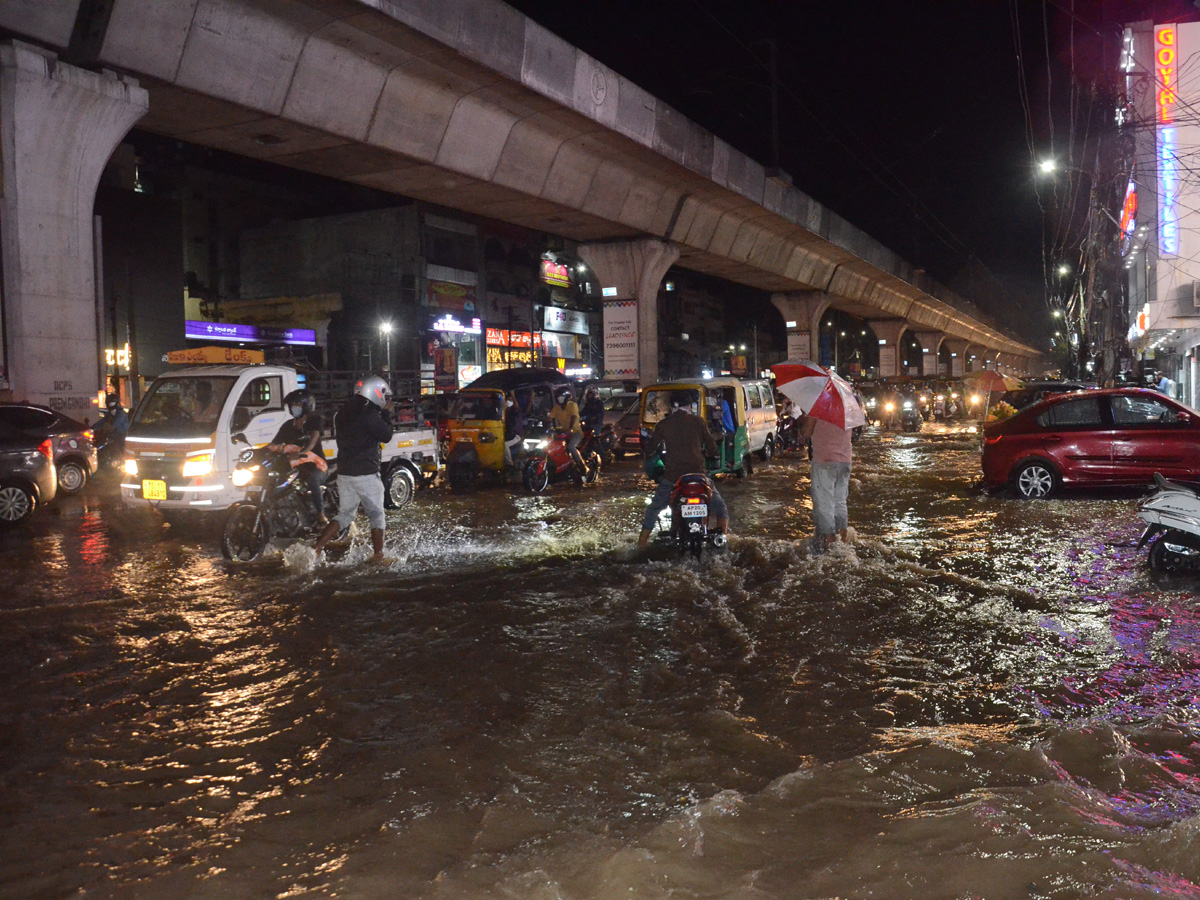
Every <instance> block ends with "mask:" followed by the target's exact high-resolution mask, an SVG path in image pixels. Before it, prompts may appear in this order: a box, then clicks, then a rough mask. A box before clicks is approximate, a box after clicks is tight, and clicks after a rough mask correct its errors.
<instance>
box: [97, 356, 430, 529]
mask: <svg viewBox="0 0 1200 900" xmlns="http://www.w3.org/2000/svg"><path fill="white" fill-rule="evenodd" d="M298 382H299V379H298V378H297V374H296V370H295V369H293V368H291V367H289V366H276V365H252V366H245V365H213V366H198V367H194V368H187V369H180V370H177V371H171V372H166V373H164V374H162V375H160V376H158V377H157V378H156V379H154V382H153V383H152V384H151V385H150V387H149V389H148V390H147V391H146V395H145V396H144V397H143V398H142V400H141V402H140V403H139V404H138V406H137V409H136V410H135V411H134V414H133V418H132V421H131V422H130V426H129V434H128V435H127V436H126V438H125V467H124V473H123V475H122V478H121V498H122V500H123V501H124V502H125V503H126V504H127V505H129V506H141V505H146V506H152V507H155V508H156V509H158V510H159V511H160V512H162V513H164V514H165V515H166V516H167V517H168V518H170V517H172V515H173V514H174V515H178V514H182V513H185V512H208V511H218V510H223V509H227V508H228V507H229V506H231V505H233V504H234V503H236V502H237V501H239V500H241V499H242V498H243V496H244V494H245V489H244V488H239V487H235V486H234V485H233V482H232V481H231V480H230V477H231V475H232V473H233V468H234V465H235V464H236V463H237V459H238V455H239V454H240V453H241V452H242V451H243V450H245V449H246V445H245V444H235V443H234V441H233V436H234V435H236V434H243V435H245V437H246V440H247V441H249V443H250V444H251V445H252V446H255V447H261V446H262V445H264V444H268V443H270V442H271V439H272V438H274V437H275V433H276V432H277V431H278V430H279V426H280V425H282V424H283V423H284V421H285V420H286V419H287V416H288V413H287V411H286V410H285V409H284V407H283V398H284V397H286V396H287V395H288V394H289V393H291V392H292V391H294V390H296V388H297V387H298ZM313 393H314V395H317V393H318V392H316V391H313ZM345 400H346V397H344V396H340V397H322V396H319V395H318V396H317V411H318V413H319V414H320V415H321V417H322V418H323V419H324V421H325V425H326V436H325V437H324V438H323V441H322V443H323V446H324V449H325V456H326V458H327V459H329V460H333V459H335V458H336V457H337V444H336V440H335V439H334V438H332V437H330V436H329V431H328V429H329V428H330V427H332V424H333V414H334V413H335V412H337V410H338V408H339V407H340V406H341V405H342V403H343V402H345ZM437 466H438V443H437V433H436V431H435V430H434V429H433V428H431V427H429V426H427V425H425V424H424V423H423V422H418V423H415V424H413V425H411V426H410V425H400V426H398V427H397V429H396V433H395V434H394V435H392V439H391V440H390V441H389V442H388V443H387V444H385V445H384V447H383V452H382V464H381V467H380V469H381V471H380V475H381V476H382V477H383V483H384V486H385V488H386V489H387V492H386V496H387V500H388V505H390V506H392V507H400V506H404V505H405V504H406V503H408V502H409V501H410V500H411V499H412V496H413V492H414V491H415V489H416V488H417V487H418V486H424V485H425V484H428V483H429V482H430V481H432V480H433V478H434V477H435V476H436V474H437Z"/></svg>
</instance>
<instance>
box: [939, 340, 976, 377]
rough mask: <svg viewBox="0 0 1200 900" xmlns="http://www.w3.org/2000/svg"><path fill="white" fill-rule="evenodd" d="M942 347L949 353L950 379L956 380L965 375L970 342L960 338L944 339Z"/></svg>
mask: <svg viewBox="0 0 1200 900" xmlns="http://www.w3.org/2000/svg"><path fill="white" fill-rule="evenodd" d="M942 346H943V347H945V348H946V349H947V350H949V351H950V377H951V378H958V377H960V376H962V375H966V374H967V360H968V359H969V356H968V351H969V350H970V349H971V342H970V341H967V340H963V339H962V338H949V337H948V338H946V339H945V340H944V341H942Z"/></svg>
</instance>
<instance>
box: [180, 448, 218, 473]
mask: <svg viewBox="0 0 1200 900" xmlns="http://www.w3.org/2000/svg"><path fill="white" fill-rule="evenodd" d="M212 462H213V455H212V453H211V452H208V453H197V454H196V455H195V456H190V457H188V459H187V461H186V462H184V464H183V477H184V478H200V477H203V476H204V475H211V474H212V470H213V466H212Z"/></svg>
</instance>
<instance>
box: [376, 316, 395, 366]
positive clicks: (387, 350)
mask: <svg viewBox="0 0 1200 900" xmlns="http://www.w3.org/2000/svg"><path fill="white" fill-rule="evenodd" d="M379 333H380V334H381V335H383V340H384V350H383V352H384V357H383V370H384V371H385V372H387V373H389V374H390V373H391V371H392V323H391V322H380V323H379Z"/></svg>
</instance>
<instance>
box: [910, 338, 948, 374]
mask: <svg viewBox="0 0 1200 900" xmlns="http://www.w3.org/2000/svg"><path fill="white" fill-rule="evenodd" d="M913 337H915V338H916V339H917V340H918V341H919V342H920V344H921V374H922V375H936V374H937V373H938V351H939V350H941V349H942V341H943V340H945V338H946V334H945V332H942V331H914V332H913Z"/></svg>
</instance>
